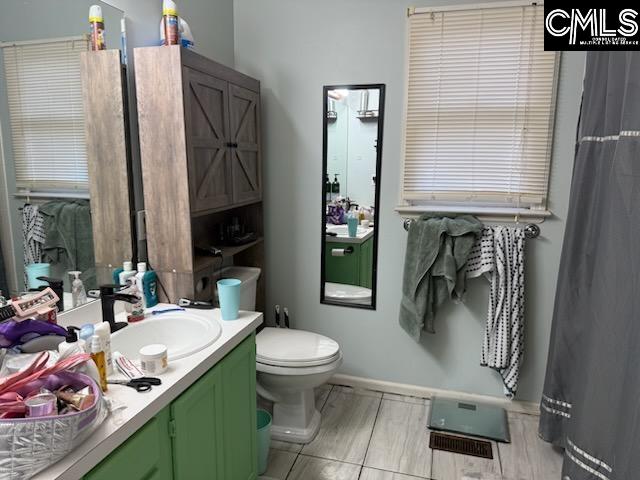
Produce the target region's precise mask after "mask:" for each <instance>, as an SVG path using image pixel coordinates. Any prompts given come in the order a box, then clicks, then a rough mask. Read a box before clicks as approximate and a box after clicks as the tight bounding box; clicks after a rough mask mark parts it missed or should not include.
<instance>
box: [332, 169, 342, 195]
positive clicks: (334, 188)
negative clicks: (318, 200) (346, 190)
mask: <svg viewBox="0 0 640 480" xmlns="http://www.w3.org/2000/svg"><path fill="white" fill-rule="evenodd" d="M339 175H340V174H339V173H334V174H333V183H332V184H331V201H335V200H336V199H337V198H338V196H339V195H340V182H338V176H339Z"/></svg>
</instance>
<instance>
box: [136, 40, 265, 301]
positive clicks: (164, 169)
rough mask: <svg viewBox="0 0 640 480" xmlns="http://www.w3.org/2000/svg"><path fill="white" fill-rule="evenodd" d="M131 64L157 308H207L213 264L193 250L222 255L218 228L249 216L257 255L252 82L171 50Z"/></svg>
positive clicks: (146, 52)
mask: <svg viewBox="0 0 640 480" xmlns="http://www.w3.org/2000/svg"><path fill="white" fill-rule="evenodd" d="M134 56H135V65H136V91H137V102H138V126H139V134H140V155H141V161H142V178H143V187H144V201H145V212H146V229H147V232H146V233H147V250H148V255H149V263H150V264H151V265H152V266H153V268H154V269H155V271H156V272H157V273H158V275H159V277H160V280H161V282H162V284H163V286H164V287H165V290H166V293H167V295H166V296H165V295H164V292H162V294H163V295H162V297H163V298H162V299H163V300H166V301H170V302H175V301H176V300H177V299H178V298H180V297H189V298H195V299H198V300H212V288H211V286H212V284H213V283H214V281H213V278H212V276H211V274H212V273H213V265H217V267H218V268H219V263H218V261H217V259H211V258H209V259H205V260H204V261H203V260H202V258H198V255H199V254H198V253H197V252H196V249H195V247H196V245H197V246H199V247H202V246H204V247H205V248H209V247H212V246H215V247H217V248H223V247H224V246H225V245H222V244H220V243H219V237H220V236H219V235H218V233H219V232H220V231H221V229H220V227H224V224H225V223H229V222H231V221H232V219H233V218H234V217H247V218H250V219H251V220H245V221H249V222H251V223H252V224H253V225H252V228H253V230H252V231H253V232H254V233H256V236H257V237H258V238H259V239H260V241H258V242H255V243H254V244H253V245H250V246H249V247H246V248H253V249H255V250H262V249H263V245H262V241H261V238H262V234H263V232H262V221H261V219H260V220H259V221H257V220H254V219H255V218H256V217H258V216H259V217H261V216H262V203H261V202H262V152H261V147H260V82H258V81H257V80H255V79H253V78H251V77H248V76H247V75H244V74H242V73H240V72H237V71H235V70H233V69H231V68H228V67H225V66H224V65H221V64H219V63H216V62H214V61H212V60H209V59H208V58H205V57H203V56H201V55H198V54H197V53H194V52H193V51H190V50H185V49H183V48H181V47H179V46H171V47H147V48H136V49H135V50H134ZM212 216H215V217H216V218H215V221H212V219H211V217H212ZM216 222H217V223H216ZM203 232H205V233H203ZM227 246H228V245H227ZM241 250H242V249H238V248H236V246H234V250H233V252H235V253H237V252H240V251H241ZM235 253H233V254H232V253H228V252H227V254H225V256H233V255H234V254H235ZM262 257H263V255H262V254H255V255H252V256H251V258H262ZM212 260H216V261H215V262H214V261H212ZM244 266H250V267H260V268H262V269H263V267H264V265H263V264H252V265H244ZM263 288H264V287H263V286H262V285H259V286H258V290H259V291H261V290H262V289H263ZM258 296H259V297H260V293H259V295H258Z"/></svg>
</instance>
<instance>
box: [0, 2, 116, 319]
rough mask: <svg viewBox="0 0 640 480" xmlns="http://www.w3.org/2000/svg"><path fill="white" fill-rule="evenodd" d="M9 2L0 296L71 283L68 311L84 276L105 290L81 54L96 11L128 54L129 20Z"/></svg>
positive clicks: (74, 5)
mask: <svg viewBox="0 0 640 480" xmlns="http://www.w3.org/2000/svg"><path fill="white" fill-rule="evenodd" d="M2 3H3V5H2V12H3V13H2V16H0V47H1V48H0V70H1V72H0V134H1V135H0V139H1V140H2V141H1V142H0V144H1V150H0V155H1V159H2V163H1V165H0V167H1V170H0V196H1V197H2V198H3V200H2V202H1V203H2V207H1V210H2V211H1V212H0V246H1V249H0V252H1V254H0V290H2V295H3V296H5V297H9V296H15V295H20V294H23V293H24V292H27V291H30V290H31V291H32V290H38V289H42V288H43V287H44V286H46V285H47V284H48V282H47V280H46V279H43V278H44V277H47V278H49V279H56V280H58V281H60V280H61V281H62V282H63V283H62V285H63V290H64V294H63V305H64V309H65V310H68V309H70V308H72V307H73V295H72V293H71V290H72V284H73V280H74V278H75V276H78V275H79V277H80V279H81V280H82V282H83V283H84V288H85V290H90V289H95V288H96V287H97V282H96V274H95V263H94V245H93V234H92V221H91V218H92V216H91V209H90V201H93V200H92V199H90V195H89V173H88V168H87V148H86V145H85V127H84V112H83V100H82V88H81V71H80V68H81V61H80V54H81V52H84V51H86V50H87V49H88V35H87V34H88V32H89V23H88V18H89V9H90V7H91V5H94V4H95V5H99V6H100V7H101V9H102V15H103V17H104V23H105V28H106V30H105V42H106V45H107V48H115V49H119V48H120V47H121V40H120V31H121V20H122V19H123V15H124V14H123V12H122V11H121V10H118V9H117V8H115V7H112V6H110V5H108V4H106V3H103V2H99V1H96V0H90V1H88V0H87V1H84V0H56V1H55V2H43V1H41V0H22V1H20V2H14V1H3V2H2ZM96 94H97V95H99V94H100V92H96ZM74 271H79V272H81V273H80V274H74V273H71V272H74ZM53 286H56V287H59V284H58V283H57V282H55V281H54V282H53ZM76 286H78V283H76ZM76 300H77V299H76ZM89 300H90V299H89ZM80 301H81V300H80ZM76 303H78V301H76Z"/></svg>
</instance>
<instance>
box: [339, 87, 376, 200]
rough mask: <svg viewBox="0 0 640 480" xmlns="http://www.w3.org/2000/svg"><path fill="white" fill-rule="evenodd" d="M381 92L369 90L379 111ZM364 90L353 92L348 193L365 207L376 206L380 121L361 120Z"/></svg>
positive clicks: (371, 102) (351, 97) (350, 104)
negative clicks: (361, 96) (361, 103)
mask: <svg viewBox="0 0 640 480" xmlns="http://www.w3.org/2000/svg"><path fill="white" fill-rule="evenodd" d="M377 105H378V91H377V90H370V91H369V108H370V109H371V110H376V109H377ZM359 108H360V90H358V91H357V92H356V94H355V95H349V160H348V162H347V192H348V194H349V197H350V198H351V199H352V200H353V201H355V202H357V203H358V204H360V206H362V207H367V208H369V207H372V206H374V205H375V196H376V192H375V186H374V185H373V182H372V181H371V179H372V177H374V176H375V175H376V148H375V144H376V139H377V138H378V122H376V121H373V120H360V119H359V118H358V116H357V115H358V110H359Z"/></svg>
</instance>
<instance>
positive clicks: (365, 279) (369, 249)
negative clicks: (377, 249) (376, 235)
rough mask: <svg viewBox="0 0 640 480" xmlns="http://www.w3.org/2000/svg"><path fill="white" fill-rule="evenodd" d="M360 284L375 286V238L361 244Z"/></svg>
mask: <svg viewBox="0 0 640 480" xmlns="http://www.w3.org/2000/svg"><path fill="white" fill-rule="evenodd" d="M360 286H361V287H366V288H372V286H373V238H370V239H369V240H367V241H366V242H364V243H363V244H361V245H360Z"/></svg>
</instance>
